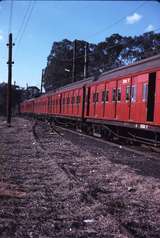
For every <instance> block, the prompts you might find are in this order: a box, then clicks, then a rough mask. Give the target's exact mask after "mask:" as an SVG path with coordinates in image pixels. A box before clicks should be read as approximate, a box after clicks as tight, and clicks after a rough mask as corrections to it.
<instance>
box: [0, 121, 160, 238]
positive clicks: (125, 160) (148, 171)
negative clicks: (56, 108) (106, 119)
mask: <svg viewBox="0 0 160 238" xmlns="http://www.w3.org/2000/svg"><path fill="white" fill-rule="evenodd" d="M60 133H61V136H60V135H59V134H57V133H56V132H55V131H51V130H50V128H49V126H48V125H47V124H46V123H43V122H37V123H36V124H35V122H34V121H27V120H24V119H21V118H16V119H14V120H13V126H12V127H11V128H7V127H6V126H5V123H4V122H3V121H2V120H0V135H1V136H0V237H7V238H10V237H16V238H17V237H18V238H19V237H22V238H28V237H31V238H32V237H33V238H50V237H56V238H60V237H61V238H62V237H64V238H69V237H72V238H73V237H74V238H80V237H81V238H87V237H89V238H90V237H93V238H94V237H96V238H97V237H99V238H103V237H105V238H108V237H109V238H110V237H115V238H122V237H123V238H125V237H126V238H127V237H128V238H130V237H146V238H148V237H149V238H150V237H151V238H152V237H153V238H154V237H160V236H159V234H160V180H159V175H160V162H159V161H158V160H157V161H155V160H151V159H147V155H146V158H143V157H142V156H137V155H135V154H133V153H129V152H126V151H122V150H119V149H116V148H113V147H111V146H107V147H106V146H104V145H102V144H98V143H97V142H96V143H95V142H94V140H92V139H90V140H86V139H85V138H84V137H83V136H77V135H73V134H72V133H66V132H65V131H64V130H61V131H60Z"/></svg>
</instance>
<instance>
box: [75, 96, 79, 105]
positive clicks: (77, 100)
mask: <svg viewBox="0 0 160 238" xmlns="http://www.w3.org/2000/svg"><path fill="white" fill-rule="evenodd" d="M76 102H77V104H78V103H80V96H77V99H76Z"/></svg>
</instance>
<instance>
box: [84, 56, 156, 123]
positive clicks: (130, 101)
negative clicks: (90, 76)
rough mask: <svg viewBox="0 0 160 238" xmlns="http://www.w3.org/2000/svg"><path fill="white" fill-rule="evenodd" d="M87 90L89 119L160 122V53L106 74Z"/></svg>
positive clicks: (86, 104)
mask: <svg viewBox="0 0 160 238" xmlns="http://www.w3.org/2000/svg"><path fill="white" fill-rule="evenodd" d="M87 91H88V93H89V94H90V95H89V97H90V100H89V101H88V102H86V103H85V115H86V118H88V119H94V120H97V119H98V120H103V121H106V120H112V121H120V122H129V123H132V124H133V123H136V125H137V124H146V125H160V109H159V108H160V107H159V106H160V105H159V104H160V55H158V56H155V57H152V58H149V59H146V60H143V61H141V62H138V63H135V64H132V65H130V66H126V67H121V68H119V69H116V70H112V71H109V72H107V73H104V74H103V75H102V76H101V77H100V78H99V80H98V81H96V82H92V83H91V84H89V85H88V86H87ZM88 104H89V105H88ZM88 108H89V109H88Z"/></svg>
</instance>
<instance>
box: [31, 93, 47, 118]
mask: <svg viewBox="0 0 160 238" xmlns="http://www.w3.org/2000/svg"><path fill="white" fill-rule="evenodd" d="M34 114H37V115H47V114H48V97H47V96H46V95H43V96H41V97H38V98H35V100H34Z"/></svg>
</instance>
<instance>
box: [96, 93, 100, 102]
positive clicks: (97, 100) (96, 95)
mask: <svg viewBox="0 0 160 238" xmlns="http://www.w3.org/2000/svg"><path fill="white" fill-rule="evenodd" d="M98 95H99V94H98V93H96V102H98Z"/></svg>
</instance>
